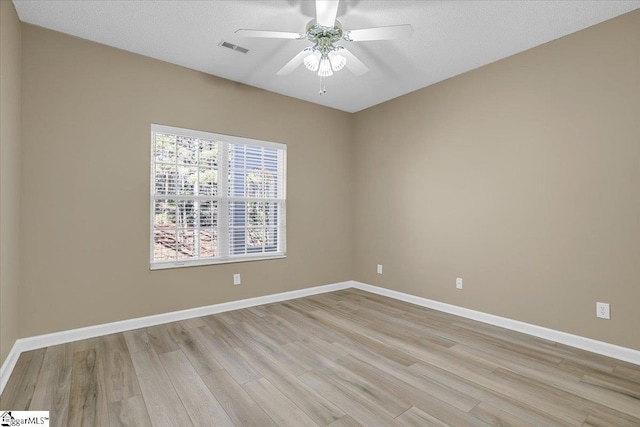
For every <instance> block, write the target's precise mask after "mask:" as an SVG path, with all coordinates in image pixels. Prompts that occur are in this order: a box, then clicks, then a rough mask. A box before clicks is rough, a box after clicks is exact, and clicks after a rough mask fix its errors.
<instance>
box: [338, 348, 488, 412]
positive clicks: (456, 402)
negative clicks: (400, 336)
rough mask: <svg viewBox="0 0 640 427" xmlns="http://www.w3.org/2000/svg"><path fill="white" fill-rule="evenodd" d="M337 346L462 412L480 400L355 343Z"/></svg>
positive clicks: (380, 370)
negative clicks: (418, 373)
mask: <svg viewBox="0 0 640 427" xmlns="http://www.w3.org/2000/svg"><path fill="white" fill-rule="evenodd" d="M336 345H337V346H339V347H343V348H345V349H347V350H348V351H349V354H350V355H351V356H353V357H354V358H355V359H358V360H360V361H362V362H365V363H367V364H369V365H371V366H372V367H374V368H375V369H377V370H379V372H384V373H386V374H388V375H390V376H393V377H394V378H396V379H398V380H400V381H403V382H405V383H406V384H408V385H410V386H412V387H414V388H416V389H417V390H419V393H428V394H431V395H432V396H434V397H437V398H438V399H440V400H442V401H443V402H445V403H448V404H449V405H451V406H453V407H455V408H458V409H460V410H462V411H465V412H466V411H469V410H470V409H471V408H473V407H475V406H476V405H477V404H478V403H480V400H478V399H475V398H473V397H471V396H468V395H466V394H464V393H461V392H460V391H458V390H456V389H454V388H452V387H450V386H448V385H446V384H442V383H439V382H437V381H433V380H431V379H429V378H426V377H424V376H421V375H416V374H415V373H414V372H412V371H411V370H409V369H407V368H406V367H405V366H403V365H400V364H399V363H396V362H394V361H392V360H389V359H386V358H384V357H381V356H380V355H378V354H376V353H374V352H372V351H369V350H368V349H366V348H363V347H361V346H358V345H357V344H353V343H336Z"/></svg>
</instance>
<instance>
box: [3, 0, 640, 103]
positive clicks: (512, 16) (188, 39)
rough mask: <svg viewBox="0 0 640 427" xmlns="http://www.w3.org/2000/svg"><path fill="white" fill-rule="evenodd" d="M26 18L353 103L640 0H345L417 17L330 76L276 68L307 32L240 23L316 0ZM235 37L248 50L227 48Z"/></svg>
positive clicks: (144, 5) (272, 18) (449, 72)
mask: <svg viewBox="0 0 640 427" xmlns="http://www.w3.org/2000/svg"><path fill="white" fill-rule="evenodd" d="M14 3H15V5H16V9H17V11H18V14H19V16H20V19H21V20H22V21H24V22H27V23H30V24H35V25H39V26H42V27H45V28H50V29H53V30H56V31H61V32H64V33H68V34H72V35H74V36H77V37H81V38H84V39H88V40H93V41H96V42H99V43H103V44H106V45H109V46H113V47H117V48H120V49H124V50H128V51H131V52H135V53H139V54H142V55H146V56H150V57H153V58H157V59H161V60H163V61H167V62H171V63H174V64H178V65H182V66H185V67H188V68H192V69H194V70H200V71H203V72H206V73H209V74H213V75H216V76H220V77H224V78H227V79H230V80H235V81H238V82H242V83H246V84H249V85H252V86H256V87H260V88H263V89H266V90H269V91H272V92H277V93H281V94H284V95H289V96H293V97H295V98H300V99H304V100H307V101H310V102H314V103H317V104H321V105H326V106H329V107H333V108H337V109H340V110H344V111H348V112H355V111H359V110H362V109H364V108H367V107H370V106H373V105H376V104H378V103H380V102H383V101H386V100H389V99H392V98H395V97H397V96H400V95H403V94H405V93H408V92H411V91H414V90H416V89H420V88H422V87H425V86H428V85H430V84H433V83H436V82H439V81H441V80H444V79H447V78H449V77H452V76H455V75H457V74H461V73H464V72H465V71H468V70H471V69H474V68H477V67H480V66H482V65H485V64H488V63H491V62H494V61H496V60H498V59H501V58H504V57H507V56H510V55H513V54H515V53H518V52H521V51H523V50H526V49H529V48H532V47H534V46H538V45H540V44H542V43H545V42H548V41H551V40H554V39H556V38H559V37H562V36H564V35H567V34H570V33H573V32H575V31H578V30H581V29H583V28H586V27H589V26H591V25H595V24H597V23H599V22H602V21H605V20H607V19H610V18H613V17H615V16H618V15H621V14H623V13H625V12H628V11H631V10H634V9H637V8H639V7H640V0H627V1H614V0H606V1H596V0H589V1H504V0H499V1H400V0H395V1H382V0H373V1H372V0H346V1H345V0H342V1H341V4H340V8H339V10H338V20H339V21H340V22H341V23H342V25H343V27H344V28H345V29H358V28H367V27H374V26H388V25H396V24H407V23H408V24H412V25H413V27H414V28H415V32H414V34H413V36H412V38H411V39H408V40H402V41H398V40H396V41H369V42H359V43H348V44H347V42H345V43H344V44H345V45H347V47H348V48H349V49H350V50H351V51H352V52H353V53H354V54H356V55H357V56H358V57H359V58H360V59H361V60H362V61H363V62H364V63H365V64H367V65H368V66H369V68H370V69H371V71H370V72H369V73H367V74H365V75H363V76H361V77H355V76H354V75H353V74H351V72H350V71H348V70H347V69H346V68H345V69H344V70H342V71H340V72H339V73H336V74H334V76H332V77H330V78H328V79H327V93H326V94H324V95H322V96H320V95H318V89H319V84H320V78H319V77H318V76H317V75H315V74H314V73H312V72H310V71H308V70H307V69H306V68H305V67H304V66H302V67H300V68H299V69H298V70H296V71H295V72H294V73H293V74H291V75H289V76H277V75H276V72H277V71H278V70H279V69H280V68H281V67H282V66H283V65H284V64H285V63H287V62H288V61H289V59H291V58H292V57H293V56H294V55H296V54H297V53H298V52H299V51H300V50H302V49H303V48H304V47H306V46H308V45H310V44H311V42H309V41H307V40H274V39H250V38H241V37H239V36H236V35H235V34H234V31H235V30H236V29H239V28H245V29H264V30H280V31H291V32H300V33H302V32H304V31H305V26H306V24H307V22H309V20H311V19H312V18H313V17H314V14H315V5H314V2H313V1H310V0H278V1H248V0H242V1H239V0H236V1H187V0H183V1H167V0H160V1H103V0H85V1H77V0H72V1H67V0H53V1H46V0H35V1H34V0H14ZM222 40H225V41H228V42H231V43H234V44H237V45H240V46H242V47H246V48H248V49H249V50H250V52H249V53H248V54H242V53H239V52H236V51H232V50H229V49H225V48H222V47H220V46H218V44H219V43H220V42H221V41H222Z"/></svg>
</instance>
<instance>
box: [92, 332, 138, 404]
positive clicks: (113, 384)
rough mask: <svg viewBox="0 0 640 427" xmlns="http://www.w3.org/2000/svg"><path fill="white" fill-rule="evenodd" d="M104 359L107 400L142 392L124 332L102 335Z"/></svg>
mask: <svg viewBox="0 0 640 427" xmlns="http://www.w3.org/2000/svg"><path fill="white" fill-rule="evenodd" d="M100 341H101V344H102V346H101V350H102V355H103V361H104V382H105V389H106V392H107V402H108V403H113V402H117V401H119V400H124V399H128V398H129V397H133V396H138V395H140V394H141V391H140V386H139V385H138V378H137V376H136V373H135V370H134V368H133V362H131V355H130V353H129V348H128V347H127V343H126V341H125V339H124V335H122V334H111V335H105V336H103V337H100Z"/></svg>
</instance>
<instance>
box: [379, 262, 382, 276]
mask: <svg viewBox="0 0 640 427" xmlns="http://www.w3.org/2000/svg"><path fill="white" fill-rule="evenodd" d="M378 274H382V264H378Z"/></svg>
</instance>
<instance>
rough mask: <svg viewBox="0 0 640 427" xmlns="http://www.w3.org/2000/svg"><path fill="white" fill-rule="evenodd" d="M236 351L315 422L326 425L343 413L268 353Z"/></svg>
mask: <svg viewBox="0 0 640 427" xmlns="http://www.w3.org/2000/svg"><path fill="white" fill-rule="evenodd" d="M237 351H238V353H239V354H240V355H241V356H242V357H243V358H244V359H245V360H246V361H247V362H249V363H250V364H251V365H252V366H253V367H254V368H255V369H256V370H257V371H259V372H260V373H261V374H262V375H263V376H264V377H265V378H267V379H268V380H269V381H270V382H271V383H272V384H273V385H274V386H275V387H277V388H278V390H280V392H281V393H282V394H284V395H285V396H287V397H288V398H289V399H290V400H291V401H292V402H293V403H295V404H296V405H297V406H298V407H299V408H301V409H302V410H303V411H304V412H305V413H306V414H307V415H309V417H310V418H311V419H312V420H313V421H314V422H315V423H316V424H318V425H320V426H324V425H328V424H331V423H332V422H334V421H336V420H338V419H339V418H341V417H343V416H344V415H345V413H344V412H343V411H342V410H340V409H339V408H338V407H337V406H335V405H334V404H333V403H331V402H329V401H328V400H327V399H326V398H324V397H323V396H322V395H320V394H318V393H316V392H315V391H314V390H312V389H311V388H309V387H308V386H307V385H306V384H304V383H302V382H301V381H300V380H299V379H298V378H297V377H295V376H293V375H292V374H291V373H290V372H289V371H288V369H287V368H286V366H282V365H281V364H280V363H278V362H277V361H275V360H273V359H270V358H269V356H268V355H266V354H263V353H261V352H256V351H252V350H251V349H245V348H239V349H237Z"/></svg>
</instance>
